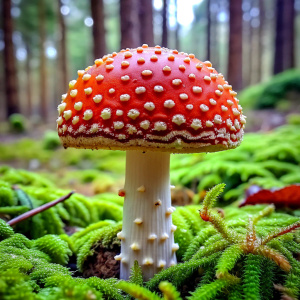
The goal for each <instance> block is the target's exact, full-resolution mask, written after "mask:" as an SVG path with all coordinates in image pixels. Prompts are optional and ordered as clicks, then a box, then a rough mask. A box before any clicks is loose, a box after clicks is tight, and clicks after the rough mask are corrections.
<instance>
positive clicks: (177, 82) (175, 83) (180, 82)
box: [172, 79, 182, 85]
mask: <svg viewBox="0 0 300 300" xmlns="http://www.w3.org/2000/svg"><path fill="white" fill-rule="evenodd" d="M172 84H173V85H181V84H182V81H181V79H173V80H172Z"/></svg>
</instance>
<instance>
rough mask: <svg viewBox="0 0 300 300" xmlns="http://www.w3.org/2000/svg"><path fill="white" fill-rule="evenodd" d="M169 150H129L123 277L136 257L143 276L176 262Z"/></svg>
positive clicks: (118, 257) (125, 189)
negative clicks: (164, 151) (167, 151)
mask: <svg viewBox="0 0 300 300" xmlns="http://www.w3.org/2000/svg"><path fill="white" fill-rule="evenodd" d="M169 174H170V154H169V153H162V152H146V153H143V152H142V151H133V150H130V151H127V154H126V180H125V188H124V192H125V201H124V212H123V229H122V232H120V233H119V234H118V237H119V238H120V239H121V254H120V255H119V256H117V257H116V259H119V260H121V273H120V278H121V279H125V280H127V279H128V278H129V275H130V268H131V267H132V266H133V264H134V261H135V260H137V261H138V263H139V265H140V266H141V267H142V270H143V276H144V280H148V279H149V278H151V277H153V275H154V274H155V273H157V272H158V271H160V270H161V269H162V268H167V267H169V266H171V265H174V264H176V256H175V251H176V250H177V249H178V245H177V244H174V231H175V229H176V228H175V226H174V225H172V216H171V214H172V212H173V211H174V208H173V207H172V206H171V192H170V176H169Z"/></svg>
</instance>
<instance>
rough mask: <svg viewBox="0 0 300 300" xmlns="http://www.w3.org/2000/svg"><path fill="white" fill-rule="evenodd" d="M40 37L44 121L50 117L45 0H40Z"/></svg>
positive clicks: (41, 113)
mask: <svg viewBox="0 0 300 300" xmlns="http://www.w3.org/2000/svg"><path fill="white" fill-rule="evenodd" d="M38 3H39V6H38V10H39V37H40V116H41V118H42V120H43V121H47V117H48V97H47V92H48V91H47V70H46V53H45V52H46V51H45V50H46V49H45V42H46V24H45V22H46V17H45V1H44V0H39V2H38Z"/></svg>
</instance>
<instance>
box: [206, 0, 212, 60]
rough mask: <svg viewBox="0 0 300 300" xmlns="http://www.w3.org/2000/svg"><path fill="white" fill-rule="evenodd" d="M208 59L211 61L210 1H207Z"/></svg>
mask: <svg viewBox="0 0 300 300" xmlns="http://www.w3.org/2000/svg"><path fill="white" fill-rule="evenodd" d="M206 22H207V23H206V59H207V60H210V52H211V50H210V35H211V14H210V0H206Z"/></svg>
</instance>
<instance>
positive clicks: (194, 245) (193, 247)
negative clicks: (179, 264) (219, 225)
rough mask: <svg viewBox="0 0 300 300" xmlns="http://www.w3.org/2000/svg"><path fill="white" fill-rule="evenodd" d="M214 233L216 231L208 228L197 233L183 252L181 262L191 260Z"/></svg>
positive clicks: (210, 227)
mask: <svg viewBox="0 0 300 300" xmlns="http://www.w3.org/2000/svg"><path fill="white" fill-rule="evenodd" d="M215 233H216V230H215V229H214V228H213V227H212V226H209V227H207V228H205V229H203V230H201V231H200V232H199V234H198V235H197V236H196V237H195V238H194V239H193V240H192V242H191V244H190V245H189V247H188V248H187V250H186V251H185V253H184V255H183V261H187V260H189V259H191V258H192V256H193V255H194V254H195V253H196V251H197V250H198V249H199V248H200V246H201V245H202V244H203V243H204V242H205V241H206V240H207V239H208V238H209V237H210V236H212V235H213V234H215Z"/></svg>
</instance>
